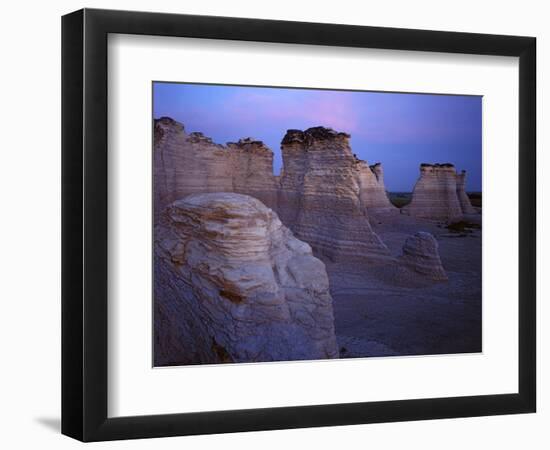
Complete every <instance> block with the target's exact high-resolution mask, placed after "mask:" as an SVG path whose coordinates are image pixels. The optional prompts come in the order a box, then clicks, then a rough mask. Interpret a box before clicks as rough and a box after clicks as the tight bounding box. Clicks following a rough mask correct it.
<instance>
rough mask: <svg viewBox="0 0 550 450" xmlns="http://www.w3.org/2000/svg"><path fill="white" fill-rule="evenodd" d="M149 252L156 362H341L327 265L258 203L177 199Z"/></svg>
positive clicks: (222, 196) (219, 197)
mask: <svg viewBox="0 0 550 450" xmlns="http://www.w3.org/2000/svg"><path fill="white" fill-rule="evenodd" d="M154 251H155V278H154V291H155V292H154V295H155V365H161V366H162V365H173V364H198V363H223V362H254V361H278V360H304V359H323V358H337V357H338V349H337V344H336V338H335V334H334V318H333V310H332V298H331V296H330V293H329V284H328V278H327V273H326V270H325V265H324V264H323V263H322V262H321V261H320V260H318V259H317V258H315V257H313V256H312V253H311V248H310V246H309V245H308V244H306V243H304V242H302V241H299V240H298V239H296V238H295V237H294V236H293V234H292V232H291V231H290V230H289V229H288V228H286V227H285V226H284V225H283V224H282V223H281V221H280V220H279V218H278V217H277V214H276V213H275V212H273V211H272V210H271V209H269V208H267V207H266V206H264V204H263V203H262V202H260V201H259V200H257V199H255V198H252V197H250V196H246V195H241V194H234V193H206V194H194V195H190V196H188V197H186V198H184V199H181V200H178V201H176V202H174V203H173V204H171V205H170V206H168V208H166V210H165V211H164V212H163V214H162V215H161V217H160V219H159V222H158V225H157V226H156V229H155V249H154Z"/></svg>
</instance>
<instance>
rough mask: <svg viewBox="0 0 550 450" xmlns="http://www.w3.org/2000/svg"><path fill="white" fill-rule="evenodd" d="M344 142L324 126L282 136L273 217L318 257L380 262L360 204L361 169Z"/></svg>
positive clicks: (378, 245)
mask: <svg viewBox="0 0 550 450" xmlns="http://www.w3.org/2000/svg"><path fill="white" fill-rule="evenodd" d="M349 138H350V136H349V135H348V134H346V133H338V132H336V131H334V130H331V129H328V128H324V127H314V128H309V129H307V130H305V131H301V130H288V131H287V133H286V135H285V136H284V138H283V140H282V143H281V150H282V155H283V167H284V170H283V172H282V173H281V176H280V190H279V202H278V213H279V216H280V217H281V220H282V221H283V223H285V224H286V225H287V226H288V227H289V228H290V229H292V231H293V232H294V233H295V235H296V236H297V237H298V238H299V239H302V240H304V241H306V242H308V243H309V244H311V246H312V247H313V249H314V251H315V252H316V254H317V255H320V256H321V257H324V258H328V259H330V260H332V261H335V260H339V259H350V258H351V259H356V258H359V259H364V258H367V259H368V258H377V257H385V256H387V255H388V254H389V252H388V249H387V248H386V246H385V245H384V244H383V243H382V241H381V240H380V238H379V237H378V236H377V235H376V234H375V233H374V232H373V231H372V228H371V226H370V223H369V220H368V217H367V211H366V209H365V208H364V207H363V205H362V203H361V197H360V192H361V186H360V178H361V177H360V169H359V166H358V160H357V159H356V158H355V156H354V155H353V153H352V151H351V148H350V146H349ZM369 170H370V169H369ZM371 173H372V172H371ZM373 176H374V175H373ZM363 178H364V177H363ZM365 192H366V191H365Z"/></svg>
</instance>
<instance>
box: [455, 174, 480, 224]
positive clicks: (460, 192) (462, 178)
mask: <svg viewBox="0 0 550 450" xmlns="http://www.w3.org/2000/svg"><path fill="white" fill-rule="evenodd" d="M456 195H457V196H458V201H459V202H460V207H461V208H462V212H463V213H464V214H475V213H476V212H477V211H476V209H475V208H474V207H473V206H472V203H471V202H470V198H469V197H468V195H467V194H466V171H465V170H463V171H462V172H461V173H457V174H456Z"/></svg>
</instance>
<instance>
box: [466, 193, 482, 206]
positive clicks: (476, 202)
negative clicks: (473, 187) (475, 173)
mask: <svg viewBox="0 0 550 450" xmlns="http://www.w3.org/2000/svg"><path fill="white" fill-rule="evenodd" d="M468 197H469V198H470V203H471V204H472V206H474V207H476V208H481V192H469V193H468Z"/></svg>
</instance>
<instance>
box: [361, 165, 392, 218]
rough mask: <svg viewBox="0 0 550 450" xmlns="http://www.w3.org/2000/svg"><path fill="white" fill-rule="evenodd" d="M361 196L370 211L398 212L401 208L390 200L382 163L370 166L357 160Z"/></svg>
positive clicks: (362, 202)
mask: <svg viewBox="0 0 550 450" xmlns="http://www.w3.org/2000/svg"><path fill="white" fill-rule="evenodd" d="M357 169H358V180H359V198H360V200H361V204H362V205H364V207H365V208H366V209H367V211H368V212H369V213H388V212H390V213H396V212H398V211H399V210H398V209H397V208H396V207H395V206H394V205H393V204H392V203H391V202H390V199H389V198H388V194H387V192H386V186H385V185H384V172H383V169H382V164H380V163H376V164H374V165H372V166H369V165H368V164H367V163H366V162H365V161H361V160H357Z"/></svg>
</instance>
